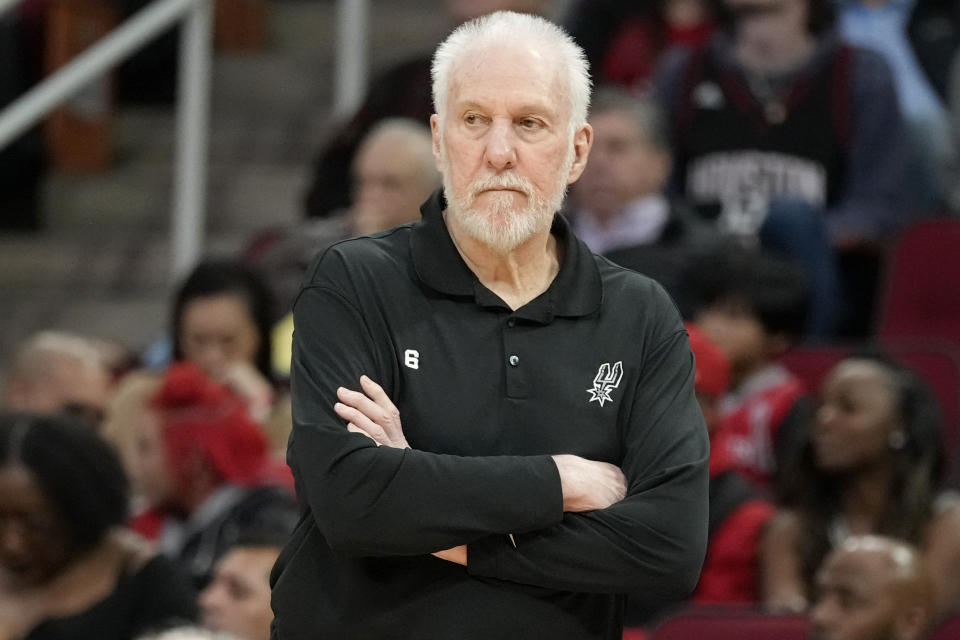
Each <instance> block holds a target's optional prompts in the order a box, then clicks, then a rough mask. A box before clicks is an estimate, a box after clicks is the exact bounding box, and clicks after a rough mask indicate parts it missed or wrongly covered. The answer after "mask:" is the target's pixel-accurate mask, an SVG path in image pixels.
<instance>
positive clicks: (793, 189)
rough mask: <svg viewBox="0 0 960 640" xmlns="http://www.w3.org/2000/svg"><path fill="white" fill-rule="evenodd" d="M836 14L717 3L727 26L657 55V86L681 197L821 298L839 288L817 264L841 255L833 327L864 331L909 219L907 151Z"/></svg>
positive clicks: (890, 88)
mask: <svg viewBox="0 0 960 640" xmlns="http://www.w3.org/2000/svg"><path fill="white" fill-rule="evenodd" d="M832 9H833V3H832V2H831V0H723V2H722V3H721V4H720V13H719V19H720V22H721V24H722V26H723V29H722V30H721V31H719V32H718V33H717V34H716V35H715V36H714V37H713V38H712V39H711V41H710V42H709V43H708V44H707V45H705V46H704V47H701V48H699V49H696V50H694V51H692V52H689V51H687V52H684V51H678V52H675V53H674V54H671V55H669V56H665V57H664V60H663V65H662V68H661V69H660V70H659V71H658V75H657V79H656V83H655V84H656V90H657V95H658V97H659V98H660V99H661V100H662V101H663V104H664V105H665V108H666V109H667V112H668V113H671V114H673V123H672V124H673V133H674V145H675V146H674V151H675V159H676V166H675V180H676V187H677V188H678V189H679V191H680V193H682V194H684V195H685V196H687V198H688V199H689V200H690V201H691V202H692V203H693V204H695V205H696V206H697V207H698V209H699V210H700V212H701V213H702V214H703V215H704V216H706V217H708V218H715V219H716V224H717V225H718V227H719V228H720V229H721V230H723V231H725V232H727V233H731V234H735V235H740V236H744V237H747V238H753V237H759V238H760V240H761V241H762V242H763V243H764V245H765V246H767V247H768V248H771V249H775V250H777V251H780V252H782V253H785V254H786V255H788V256H790V257H791V258H792V259H794V260H796V261H797V262H798V263H799V264H803V265H805V271H806V272H807V274H808V277H809V278H810V280H811V287H812V289H813V293H814V295H820V296H822V298H821V300H822V301H824V302H825V301H827V300H829V299H831V298H837V296H836V295H835V292H834V291H830V290H829V289H830V287H835V286H836V283H835V275H834V276H831V275H830V274H829V273H823V271H822V266H821V265H824V264H829V263H830V262H831V261H832V260H833V259H834V257H833V254H832V252H831V251H830V247H833V249H834V250H837V251H840V252H841V255H840V256H839V257H840V265H839V266H840V274H841V276H842V285H843V289H844V290H843V293H844V296H843V298H842V299H843V300H844V301H845V302H846V303H847V304H846V305H845V307H844V309H843V314H842V315H841V318H840V323H841V326H840V330H842V331H843V332H844V333H845V334H847V335H864V334H865V333H866V332H867V330H868V326H869V322H870V318H869V311H870V309H872V304H873V299H872V296H873V293H874V291H875V288H876V280H877V276H878V271H879V260H880V256H881V255H882V253H881V252H882V247H883V246H884V243H885V242H887V241H889V240H890V239H891V238H892V237H894V236H895V235H896V234H897V233H898V232H899V231H900V230H901V229H902V228H904V226H906V225H907V224H909V223H910V222H911V221H912V218H911V212H910V211H909V208H908V206H907V202H906V201H905V199H904V187H905V184H906V179H907V170H908V165H909V154H905V153H904V152H903V150H904V149H905V148H908V145H907V138H906V128H905V126H904V122H903V119H902V117H901V114H900V109H899V105H898V102H897V97H896V91H895V89H894V85H893V79H892V78H891V74H890V70H889V68H888V66H887V65H886V63H885V62H884V60H883V59H882V58H881V57H880V56H879V55H877V54H876V53H874V52H871V51H867V50H861V49H857V48H854V47H852V46H849V45H847V44H845V43H843V42H842V41H840V40H839V39H837V37H836V36H835V35H834V33H833V29H832V24H833V10H832ZM824 288H826V289H827V290H826V291H823V290H824ZM821 292H822V293H821ZM818 304H819V302H818ZM825 324H826V326H825V327H823V328H824V329H826V330H827V332H831V331H833V330H835V329H836V327H835V326H830V325H831V323H830V322H829V321H828V322H826V323H825Z"/></svg>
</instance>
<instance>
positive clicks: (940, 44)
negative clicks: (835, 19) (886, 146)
mask: <svg viewBox="0 0 960 640" xmlns="http://www.w3.org/2000/svg"><path fill="white" fill-rule="evenodd" d="M838 11H839V27H840V33H841V35H842V36H843V37H844V38H845V39H846V40H847V41H849V42H851V43H853V44H855V45H857V46H861V47H864V48H867V49H871V50H873V51H875V52H877V53H878V54H880V55H881V56H883V57H884V59H885V60H886V61H887V64H889V65H890V69H891V71H892V72H893V80H894V85H895V86H896V89H897V97H898V98H899V100H900V110H901V112H902V113H903V116H904V119H905V120H906V124H907V130H908V132H909V134H910V136H909V137H910V141H911V142H912V145H911V151H912V152H913V156H914V158H915V164H914V166H913V167H912V171H911V173H910V176H909V178H910V180H909V183H908V184H907V185H905V187H906V188H907V189H908V191H909V192H910V193H911V194H914V200H915V202H914V203H912V205H913V206H914V207H916V208H918V209H926V210H938V209H940V208H942V207H943V204H944V202H945V196H946V192H947V187H948V184H947V182H946V169H947V163H948V162H949V158H950V156H951V154H952V152H953V150H952V149H951V146H950V145H951V143H952V138H951V135H950V119H949V116H948V114H947V107H946V101H947V78H948V73H949V68H950V62H951V61H952V59H953V56H954V53H955V52H956V51H957V49H958V47H960V3H957V2H956V1H952V0H906V1H904V0H840V1H839V3H838Z"/></svg>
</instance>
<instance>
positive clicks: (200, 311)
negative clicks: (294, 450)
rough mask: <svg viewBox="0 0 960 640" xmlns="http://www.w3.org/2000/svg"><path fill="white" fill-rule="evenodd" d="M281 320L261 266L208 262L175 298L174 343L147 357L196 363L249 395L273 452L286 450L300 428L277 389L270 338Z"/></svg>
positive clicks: (154, 361)
mask: <svg viewBox="0 0 960 640" xmlns="http://www.w3.org/2000/svg"><path fill="white" fill-rule="evenodd" d="M279 316H280V310H279V308H278V306H277V304H276V298H275V296H274V293H273V290H272V289H271V287H270V286H269V283H268V282H267V281H266V279H265V277H264V276H263V275H262V272H261V271H260V270H259V269H257V268H255V267H253V266H251V265H248V264H245V263H244V262H242V261H240V260H231V259H226V260H214V259H210V260H204V261H202V262H200V263H199V264H198V265H197V266H196V267H194V269H193V270H192V271H191V272H190V273H189V274H188V275H187V277H186V278H185V279H184V281H183V283H182V284H181V285H180V287H179V288H178V289H177V291H176V293H175V295H174V300H173V313H172V317H171V327H172V328H171V335H170V338H169V341H164V342H161V343H157V344H154V345H153V346H152V347H151V348H150V350H149V351H148V353H147V354H146V355H145V356H144V360H145V361H146V363H147V365H148V366H149V367H151V368H160V367H162V366H164V365H166V364H167V363H168V362H169V361H170V360H171V358H172V360H173V361H174V362H181V361H186V362H192V363H194V364H196V365H197V366H198V367H200V368H201V369H202V370H203V371H204V373H206V374H207V375H208V376H210V377H212V378H213V379H215V380H217V381H218V382H221V383H223V384H225V385H227V386H229V387H230V388H231V389H232V390H233V391H234V392H235V393H237V394H238V395H239V396H240V397H241V398H243V400H244V402H245V403H246V405H247V410H248V411H249V412H250V415H251V416H252V417H253V418H254V420H256V421H257V422H259V423H260V424H261V425H262V426H264V428H265V429H267V432H268V435H269V437H270V441H271V445H272V448H273V449H285V448H286V441H287V436H288V434H289V433H290V429H291V428H292V423H291V421H290V416H289V412H287V411H284V407H285V406H286V403H285V402H284V401H283V395H284V394H283V393H281V392H282V391H283V390H282V389H281V388H279V387H278V386H277V385H276V384H275V380H274V372H273V358H272V355H271V348H272V342H271V335H270V332H271V330H272V327H273V324H274V323H275V322H276V321H277V319H278V318H279Z"/></svg>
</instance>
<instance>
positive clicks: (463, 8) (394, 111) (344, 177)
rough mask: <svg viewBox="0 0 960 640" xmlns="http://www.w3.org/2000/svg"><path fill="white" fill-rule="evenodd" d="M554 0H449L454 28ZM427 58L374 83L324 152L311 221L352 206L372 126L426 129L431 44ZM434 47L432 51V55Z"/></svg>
mask: <svg viewBox="0 0 960 640" xmlns="http://www.w3.org/2000/svg"><path fill="white" fill-rule="evenodd" d="M551 4H552V0H444V1H443V6H444V10H445V12H446V14H447V16H448V18H449V22H450V26H451V28H452V27H455V26H457V25H458V24H460V23H462V22H466V21H467V20H471V19H473V18H476V17H478V16H481V15H484V14H486V13H491V12H493V11H501V10H511V11H520V12H525V13H536V14H540V15H545V14H546V13H547V12H548V10H549V8H550V5H551ZM433 44H434V43H427V42H425V43H424V53H423V55H422V56H419V57H416V58H413V59H411V60H408V61H406V62H401V63H399V64H397V65H395V66H392V67H390V68H389V69H387V70H386V71H384V72H383V73H381V74H380V75H378V76H377V77H375V78H374V79H373V81H372V82H371V83H370V86H369V87H368V91H367V96H366V98H365V99H364V102H363V104H362V105H360V108H359V109H357V111H356V113H354V114H353V116H352V117H351V118H350V120H349V121H348V122H346V123H344V124H343V125H342V126H338V127H337V131H336V134H335V135H334V136H333V137H332V138H331V139H330V140H328V141H327V142H326V143H325V144H324V145H323V148H322V149H321V150H320V153H319V156H318V157H317V160H316V164H315V165H314V170H313V180H312V181H311V184H310V187H309V189H308V191H307V194H306V201H305V212H306V215H307V216H308V217H323V216H329V215H331V214H333V213H334V212H336V211H338V210H341V209H344V208H346V207H347V206H349V204H350V187H349V185H350V168H351V166H353V156H354V154H355V153H356V149H357V146H358V145H359V144H360V141H361V140H362V139H363V137H364V136H365V135H366V134H367V132H368V131H369V130H370V128H371V127H372V126H373V125H374V124H375V123H376V122H378V121H380V120H383V119H384V118H391V117H393V118H409V119H411V120H415V121H416V122H420V123H423V124H424V125H426V124H427V123H428V122H429V120H430V115H431V114H432V113H433V100H432V98H431V95H430V58H431V53H432V45H433ZM428 49H430V50H431V51H428Z"/></svg>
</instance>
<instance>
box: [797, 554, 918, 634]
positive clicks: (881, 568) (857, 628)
mask: <svg viewBox="0 0 960 640" xmlns="http://www.w3.org/2000/svg"><path fill="white" fill-rule="evenodd" d="M817 587H818V590H819V593H820V597H819V598H818V600H817V602H816V604H815V605H814V607H813V609H812V611H811V613H810V618H811V635H812V637H813V638H814V640H920V639H921V638H925V637H927V634H928V632H929V627H930V625H931V621H932V616H933V591H932V585H931V584H930V580H929V577H928V576H927V574H926V571H925V570H924V566H923V562H922V560H921V559H920V556H919V555H918V554H917V552H916V550H915V549H914V548H913V547H911V546H910V545H908V544H905V543H902V542H898V541H896V540H892V539H889V538H883V537H880V536H858V537H853V538H849V539H847V540H846V541H845V542H844V543H843V545H842V546H841V547H840V548H838V549H837V550H835V551H834V552H833V553H831V554H830V555H829V556H827V559H826V560H824V562H823V566H822V567H821V568H820V570H819V572H818V573H817Z"/></svg>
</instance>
